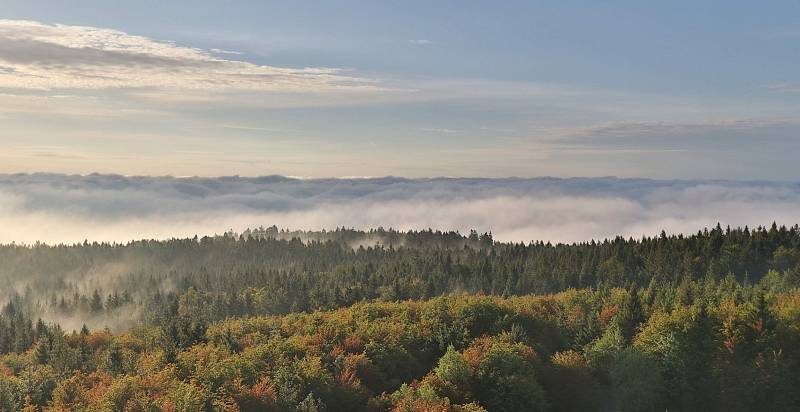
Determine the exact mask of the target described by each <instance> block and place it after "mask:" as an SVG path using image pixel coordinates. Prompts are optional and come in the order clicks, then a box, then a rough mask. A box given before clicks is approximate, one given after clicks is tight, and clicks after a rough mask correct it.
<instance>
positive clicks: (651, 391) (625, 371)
mask: <svg viewBox="0 0 800 412" xmlns="http://www.w3.org/2000/svg"><path fill="white" fill-rule="evenodd" d="M611 380H612V383H613V388H614V398H615V400H616V403H617V405H619V406H620V408H621V409H622V410H623V411H658V410H663V409H664V405H663V395H662V391H663V389H664V386H663V381H662V379H661V373H660V372H659V368H658V363H656V362H655V361H654V360H653V359H651V358H649V357H648V356H647V355H645V354H644V353H642V352H640V351H638V350H636V349H634V348H626V349H625V350H623V351H622V352H620V354H619V356H618V357H617V360H616V362H615V364H614V367H613V368H612V369H611Z"/></svg>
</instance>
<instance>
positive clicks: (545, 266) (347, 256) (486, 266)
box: [0, 224, 800, 411]
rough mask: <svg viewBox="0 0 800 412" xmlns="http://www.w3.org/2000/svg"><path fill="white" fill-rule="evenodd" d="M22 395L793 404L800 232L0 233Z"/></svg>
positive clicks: (421, 407)
mask: <svg viewBox="0 0 800 412" xmlns="http://www.w3.org/2000/svg"><path fill="white" fill-rule="evenodd" d="M0 262H1V263H2V264H1V265H0V282H2V283H0V287H2V289H0V290H2V292H3V294H4V298H5V300H6V302H5V304H4V308H3V310H2V313H0V352H1V353H2V357H0V409H3V410H19V409H21V408H23V407H27V408H29V409H30V410H38V409H47V410H148V411H149V410H185V411H194V410H229V411H236V410H252V411H256V410H278V411H295V410H297V411H313V410H316V411H319V410H328V411H338V410H342V411H345V410H348V411H351V410H365V411H381V410H393V411H425V410H440V411H451V410H452V411H481V410H487V411H516V410H575V411H577V410H614V409H623V410H664V409H670V410H753V409H764V408H766V409H769V410H792V409H795V407H796V406H797V405H798V402H800V398H799V396H800V392H798V390H797V388H798V387H800V373H798V371H800V353H798V350H799V349H798V348H800V294H798V289H797V287H798V285H799V284H800V229H799V228H798V227H797V226H794V227H791V228H786V227H778V226H777V225H774V224H773V225H772V226H770V227H757V228H754V229H750V228H747V227H745V228H736V229H730V228H722V227H719V225H718V226H716V227H714V228H711V229H704V230H701V231H699V232H698V233H696V234H694V235H691V236H683V235H667V234H666V233H663V232H662V233H661V234H660V235H659V236H656V237H645V238H642V239H625V238H615V239H607V240H603V241H590V242H584V243H577V244H555V245H554V244H550V243H544V242H533V243H529V244H521V243H516V244H515V243H501V242H497V241H494V240H493V239H492V236H491V234H489V233H484V234H479V233H476V232H474V231H473V232H471V233H469V234H467V235H461V234H459V233H456V232H438V231H432V230H428V231H412V232H396V231H393V230H382V229H377V230H371V231H368V232H364V231H357V230H350V229H344V228H343V229H337V230H334V231H325V232H293V231H285V230H278V229H277V228H275V227H271V228H266V229H264V228H260V229H254V230H248V231H246V232H244V233H241V234H235V233H226V234H224V235H220V236H214V237H203V238H196V237H195V238H192V239H173V240H165V241H153V240H151V241H137V242H130V243H127V244H108V243H89V242H84V243H82V244H75V245H44V244H36V245H13V244H12V245H5V246H0Z"/></svg>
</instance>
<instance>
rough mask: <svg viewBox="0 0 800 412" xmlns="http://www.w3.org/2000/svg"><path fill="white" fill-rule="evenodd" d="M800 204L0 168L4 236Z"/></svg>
mask: <svg viewBox="0 0 800 412" xmlns="http://www.w3.org/2000/svg"><path fill="white" fill-rule="evenodd" d="M798 206H800V185H798V184H796V183H778V182H729V181H666V180H649V179H618V178H573V179H556V178H533V179H517V178H510V179H460V178H459V179H449V178H437V179H421V180H415V179H402V178H377V179H314V180H301V179H291V178H285V177H279V176H268V177H261V178H241V177H219V178H173V177H123V176H116V175H89V176H67V175H53V174H33V175H0V227H2V230H0V242H1V243H10V242H17V243H21V242H23V243H33V242H36V241H42V242H46V243H51V244H52V243H62V242H63V243H73V242H82V241H83V240H84V239H88V240H90V241H93V240H96V241H118V242H124V241H128V240H132V239H141V238H157V239H158V238H172V237H191V236H194V235H195V234H199V235H201V236H202V235H204V234H214V233H222V232H224V231H227V230H230V229H233V230H234V231H237V232H239V231H242V230H244V229H246V228H248V227H258V226H270V225H277V226H278V227H281V228H290V229H305V230H318V229H331V228H335V227H342V226H346V227H353V228H359V229H368V228H375V227H384V228H389V227H392V228H395V229H399V230H408V229H425V228H429V227H432V228H436V229H441V230H459V231H461V232H462V233H465V232H468V231H469V229H473V228H474V229H476V230H478V231H479V232H484V231H491V232H492V233H493V235H494V238H495V239H496V240H500V241H526V242H527V241H530V240H534V239H535V240H540V239H541V240H549V241H553V242H572V241H582V240H588V239H591V238H594V239H599V238H605V237H613V236H616V235H624V236H626V237H627V236H634V237H639V236H641V235H644V234H647V235H654V234H657V233H659V232H660V231H661V230H662V229H666V230H667V232H671V233H679V232H683V233H691V232H696V231H697V230H698V229H701V228H703V227H709V226H712V225H715V224H716V223H717V222H720V223H722V225H723V226H724V225H726V224H730V225H731V226H744V225H750V226H757V225H769V224H771V223H772V220H775V221H777V222H778V223H779V224H787V225H793V224H795V223H797V222H800V207H798ZM765 216H768V217H769V221H765Z"/></svg>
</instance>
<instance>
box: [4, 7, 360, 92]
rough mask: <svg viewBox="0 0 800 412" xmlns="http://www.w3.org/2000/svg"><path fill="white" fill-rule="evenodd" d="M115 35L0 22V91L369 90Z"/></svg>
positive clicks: (341, 78) (328, 74) (335, 78)
mask: <svg viewBox="0 0 800 412" xmlns="http://www.w3.org/2000/svg"><path fill="white" fill-rule="evenodd" d="M236 53H237V52H228V51H224V50H220V49H214V50H211V51H204V50H201V49H197V48H192V47H185V46H179V45H177V44H175V43H172V42H166V41H157V40H153V39H150V38H147V37H143V36H136V35H131V34H128V33H124V32H121V31H117V30H111V29H105V28H96V27H83V26H67V25H60V24H56V25H49V24H43V23H39V22H34V21H19V20H0V67H2V70H0V87H4V88H12V89H32V90H52V89H90V90H97V89H119V88H130V89H141V88H168V89H192V90H212V91H241V90H246V91H253V90H261V91H282V92H324V91H334V90H336V91H341V90H363V89H372V88H374V84H373V83H372V82H366V81H364V80H363V79H359V78H357V77H353V76H348V75H346V74H345V72H344V71H343V70H341V69H336V68H325V67H308V68H282V67H274V66H265V65H257V64H253V63H249V62H245V61H237V60H227V59H224V58H220V57H215V56H214V54H217V55H219V54H236Z"/></svg>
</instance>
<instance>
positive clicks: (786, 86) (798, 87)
mask: <svg viewBox="0 0 800 412" xmlns="http://www.w3.org/2000/svg"><path fill="white" fill-rule="evenodd" d="M767 88H768V89H770V90H774V91H776V92H793V93H800V83H778V84H771V85H769V86H767Z"/></svg>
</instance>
